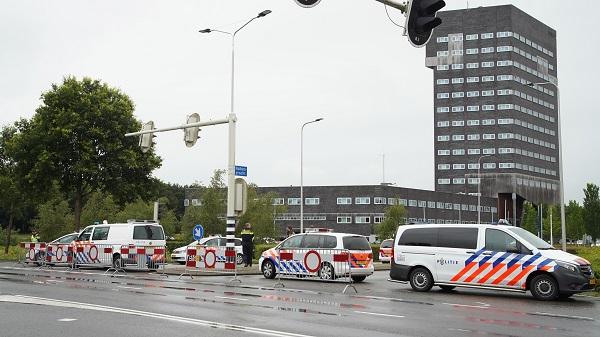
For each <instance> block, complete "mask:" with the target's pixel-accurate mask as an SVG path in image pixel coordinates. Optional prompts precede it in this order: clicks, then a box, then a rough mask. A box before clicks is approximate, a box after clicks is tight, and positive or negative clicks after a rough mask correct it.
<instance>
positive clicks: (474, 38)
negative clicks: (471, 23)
mask: <svg viewBox="0 0 600 337" xmlns="http://www.w3.org/2000/svg"><path fill="white" fill-rule="evenodd" d="M478 37H479V36H478V35H477V34H467V36H466V39H467V40H469V41H470V40H477V38H478Z"/></svg>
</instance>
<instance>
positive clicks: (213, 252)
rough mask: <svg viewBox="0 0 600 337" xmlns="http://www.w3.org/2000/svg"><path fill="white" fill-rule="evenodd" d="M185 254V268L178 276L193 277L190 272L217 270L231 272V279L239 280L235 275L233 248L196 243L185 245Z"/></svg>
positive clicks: (234, 253) (235, 265)
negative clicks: (232, 275) (194, 244)
mask: <svg viewBox="0 0 600 337" xmlns="http://www.w3.org/2000/svg"><path fill="white" fill-rule="evenodd" d="M185 256H186V259H185V268H184V271H183V273H181V275H179V278H182V277H183V276H189V277H190V278H193V277H192V274H191V272H196V273H198V272H201V271H202V272H219V273H233V274H234V278H233V279H232V280H231V281H237V282H241V280H240V279H239V278H238V277H237V263H236V262H235V261H236V252H235V249H227V247H207V246H204V245H196V246H190V247H187V248H186V252H185Z"/></svg>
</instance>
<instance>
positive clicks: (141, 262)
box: [120, 245, 166, 274]
mask: <svg viewBox="0 0 600 337" xmlns="http://www.w3.org/2000/svg"><path fill="white" fill-rule="evenodd" d="M165 253H166V248H165V247H164V246H134V245H129V246H121V249H120V257H121V268H123V269H129V270H158V269H160V267H163V268H162V270H163V274H164V266H165V264H166V260H165V256H166V254H165Z"/></svg>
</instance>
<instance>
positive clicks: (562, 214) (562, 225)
mask: <svg viewBox="0 0 600 337" xmlns="http://www.w3.org/2000/svg"><path fill="white" fill-rule="evenodd" d="M548 84H550V85H553V86H554V88H556V105H557V107H556V117H557V118H556V120H557V128H558V180H559V182H558V185H559V193H560V231H561V236H562V250H563V251H565V252H566V251H567V229H566V224H565V185H564V180H563V172H564V171H563V154H562V148H563V143H562V132H561V128H562V125H561V122H560V89H559V88H558V85H557V84H556V83H554V82H549V81H547V82H538V83H533V82H529V83H527V84H526V85H527V86H528V87H532V88H533V87H534V86H536V85H539V86H542V85H548Z"/></svg>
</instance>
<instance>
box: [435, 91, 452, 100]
mask: <svg viewBox="0 0 600 337" xmlns="http://www.w3.org/2000/svg"><path fill="white" fill-rule="evenodd" d="M437 98H438V99H446V98H450V94H449V93H447V92H439V93H438V94H437Z"/></svg>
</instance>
